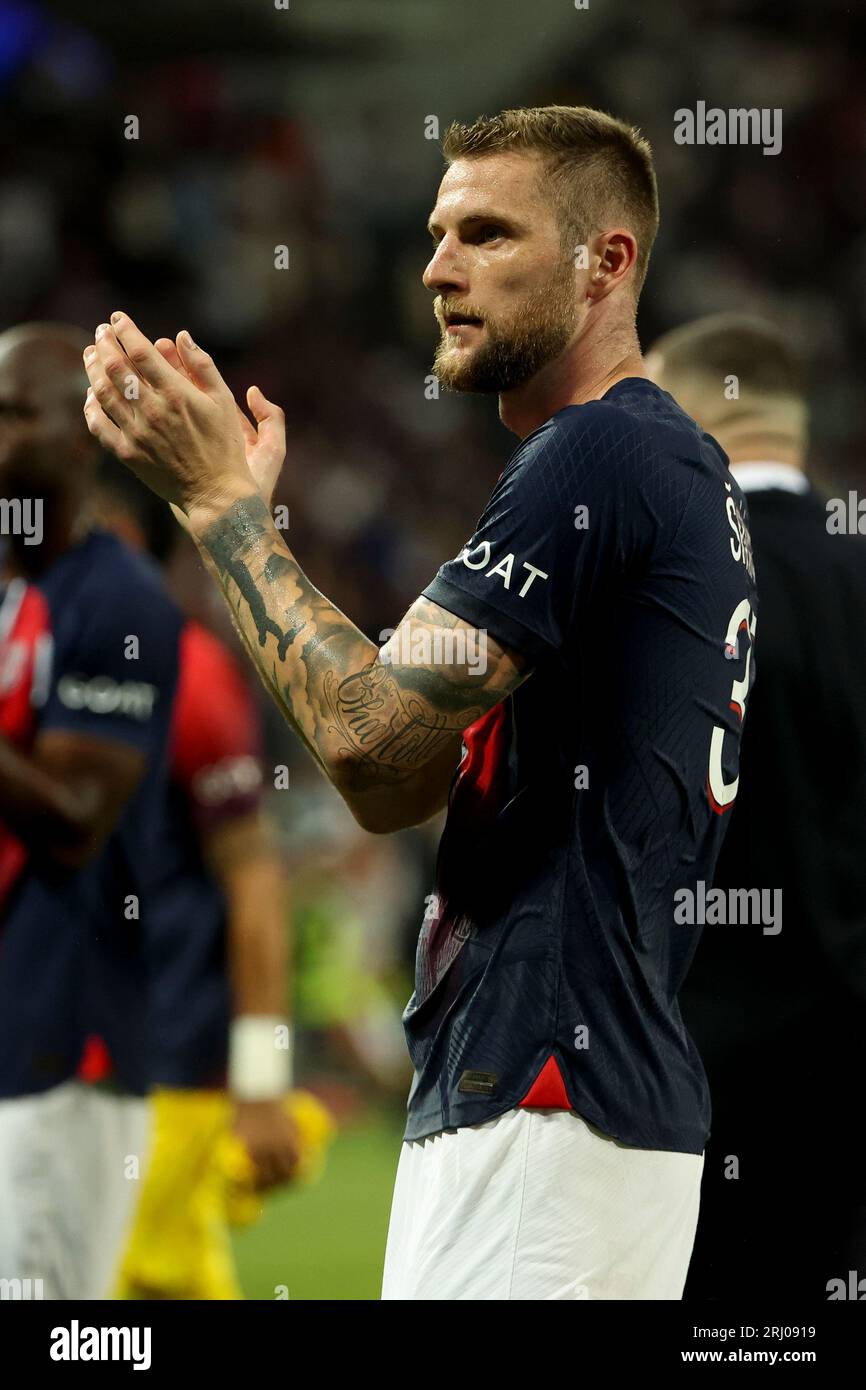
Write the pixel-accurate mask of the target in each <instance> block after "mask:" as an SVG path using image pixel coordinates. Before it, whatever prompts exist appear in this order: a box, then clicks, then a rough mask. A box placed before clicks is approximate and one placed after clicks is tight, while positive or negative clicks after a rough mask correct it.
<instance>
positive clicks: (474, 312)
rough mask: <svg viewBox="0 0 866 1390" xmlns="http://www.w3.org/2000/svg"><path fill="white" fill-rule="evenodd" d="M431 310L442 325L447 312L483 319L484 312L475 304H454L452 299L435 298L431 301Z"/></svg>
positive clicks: (468, 317)
mask: <svg viewBox="0 0 866 1390" xmlns="http://www.w3.org/2000/svg"><path fill="white" fill-rule="evenodd" d="M433 312H434V314H435V315H436V318H437V319H438V321H439V323H440V324H441V325H442V326H443V327H444V324H445V319H446V318H447V316H448V315H449V314H461V315H462V316H463V318H467V319H483V318H484V314H483V313H482V312H481V310H480V309H479V308H478V307H477V305H475V304H455V303H453V302H452V300H450V299H449V300H444V299H438V298H437V299H435V300H434V302H433Z"/></svg>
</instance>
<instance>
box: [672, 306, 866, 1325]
mask: <svg viewBox="0 0 866 1390" xmlns="http://www.w3.org/2000/svg"><path fill="white" fill-rule="evenodd" d="M647 361H648V365H650V367H651V370H652V371H653V373H654V375H655V376H656V379H657V380H658V381H659V384H660V385H661V386H663V387H664V388H665V389H667V390H669V391H671V392H672V394H673V395H675V396H676V397H677V399H678V400H679V401H680V403H681V404H682V405H683V406H684V407H685V408H686V409H687V410H688V411H689V413H690V414H692V415H694V417H695V418H696V419H697V420H699V421H700V422H701V424H702V425H703V426H704V427H705V428H706V429H708V430H709V431H711V433H712V434H713V435H714V436H715V438H717V439H718V441H719V443H720V444H721V445H722V447H723V448H724V449H725V450H726V452H727V454H728V456H729V458H730V460H731V472H732V473H733V474H734V476H735V477H736V479H737V481H738V482H739V484H740V487H741V488H742V489H743V491H744V492H746V493H747V494H748V498H749V510H750V514H751V518H752V533H753V537H754V543H755V565H756V569H757V573H758V580H759V583H760V587H761V624H760V626H761V636H760V665H761V678H760V681H759V682H758V685H757V687H756V689H755V697H754V700H755V702H754V705H753V707H752V708H751V710H750V713H749V720H748V724H747V726H746V730H745V734H744V737H743V747H742V775H743V785H742V790H741V792H740V795H739V796H738V798H737V807H736V811H735V812H734V815H733V817H732V821H731V828H730V832H729V834H728V836H727V838H726V840H725V844H724V847H723V849H722V853H721V855H720V856H719V862H718V865H717V868H716V875H715V885H716V886H717V887H721V888H723V889H728V888H755V887H761V888H766V889H770V890H773V891H775V890H779V891H780V892H781V894H782V898H781V901H782V908H783V916H782V923H781V931H779V932H778V933H773V934H770V935H764V933H763V932H762V931H761V928H760V927H751V928H750V927H743V926H739V927H730V926H729V927H727V928H725V927H722V926H708V927H707V929H706V931H705V932H704V936H703V939H702V941H701V944H700V947H699V948H698V952H697V957H696V960H695V963H694V966H693V968H692V970H691V972H690V974H689V978H688V980H687V981H686V985H685V988H684V991H683V995H682V1009H683V1015H684V1017H685V1020H686V1024H687V1026H688V1027H689V1029H690V1031H691V1032H692V1033H693V1035H694V1037H695V1040H696V1042H697V1044H698V1047H699V1050H700V1053H701V1057H702V1059H703V1061H704V1063H705V1065H706V1068H707V1075H708V1077H709V1082H710V1090H711V1093H712V1100H713V1127H712V1136H711V1138H710V1142H709V1144H708V1146H707V1152H706V1170H705V1173H704V1183H703V1198H702V1203H701V1215H700V1220H699V1222H698V1231H697V1237H696V1241H695V1253H694V1258H693V1261H692V1266H691V1269H690V1271H689V1277H688V1282H687V1284H686V1288H685V1294H684V1296H685V1298H686V1299H688V1300H690V1301H691V1300H706V1299H724V1298H727V1297H730V1296H731V1294H732V1293H733V1292H736V1293H737V1294H738V1295H740V1294H742V1295H745V1296H754V1297H761V1296H766V1295H767V1293H769V1292H771V1293H773V1294H774V1295H776V1296H779V1297H785V1296H788V1297H792V1298H801V1299H802V1298H809V1299H826V1298H827V1297H828V1294H830V1293H832V1288H831V1287H830V1285H831V1281H832V1280H834V1279H842V1280H843V1281H845V1283H846V1284H847V1280H848V1271H849V1270H852V1269H854V1270H860V1271H861V1273H862V1271H863V1270H864V1269H866V1203H864V1195H863V1194H864V1161H863V1146H862V1143H861V1142H859V1141H857V1140H856V1138H855V1137H854V1136H852V1135H850V1134H848V1133H846V1132H844V1129H836V1128H834V1125H833V1118H834V1117H836V1116H843V1115H844V1114H846V1112H847V1110H848V1108H849V1106H850V1103H851V1096H852V1094H854V1093H856V1092H857V1090H858V1088H860V1089H862V1085H863V1076H864V1073H866V919H864V910H863V904H864V902H866V856H864V853H863V826H864V824H866V647H864V643H863V641H862V640H861V639H860V637H859V636H855V634H860V633H863V632H866V539H864V538H863V536H862V535H858V534H853V535H851V534H848V533H847V532H848V526H847V525H845V526H843V527H841V528H837V527H836V526H835V525H834V520H833V517H832V515H831V513H832V509H830V511H828V508H827V505H826V503H825V500H824V499H823V498H822V497H821V496H820V495H819V494H818V492H817V491H816V490H815V488H814V486H813V485H812V484H811V483H810V481H809V478H808V477H807V475H806V473H805V471H804V470H805V466H806V456H807V448H808V408H807V403H806V399H805V395H804V391H803V382H802V369H801V368H800V366H799V363H798V361H797V358H796V355H795V354H794V353H793V352H792V349H791V347H790V344H789V342H788V341H787V339H786V337H785V335H784V334H783V333H782V332H781V331H780V330H779V329H778V328H775V327H774V326H773V325H772V324H770V323H766V322H763V321H762V320H760V319H755V318H753V317H750V316H745V315H735V314H719V315H713V316H711V317H708V318H705V319H699V320H698V321H697V322H695V323H690V324H686V325H685V326H683V327H682V328H678V329H675V330H674V331H673V332H671V333H667V334H665V335H664V337H662V338H661V339H659V341H658V342H657V343H655V344H654V346H653V348H652V351H651V353H650V354H649V356H648V359H647ZM734 383H736V389H735V390H732V389H731V387H732V386H733V385H734ZM845 500H846V502H847V501H848V499H847V497H846V499H845ZM855 522H856V518H855ZM840 531H841V533H840ZM819 634H820V659H818V657H817V656H816V652H817V650H818V637H819ZM814 1096H820V1117H821V1120H822V1121H826V1124H824V1123H822V1124H820V1125H819V1126H817V1127H815V1126H809V1125H808V1122H807V1124H806V1127H805V1129H804V1128H803V1126H802V1125H798V1124H797V1123H796V1119H797V1117H798V1116H799V1117H803V1118H805V1117H804V1112H803V1105H804V1100H805V1099H806V1098H807V1097H814ZM733 1160H736V1163H737V1165H738V1166H737V1167H736V1168H734V1166H733V1162H732V1161H733Z"/></svg>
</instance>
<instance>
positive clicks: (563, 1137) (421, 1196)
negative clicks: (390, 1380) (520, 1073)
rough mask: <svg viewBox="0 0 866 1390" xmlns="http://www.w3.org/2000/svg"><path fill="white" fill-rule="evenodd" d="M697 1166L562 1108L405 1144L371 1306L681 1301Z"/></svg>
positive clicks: (513, 1113)
mask: <svg viewBox="0 0 866 1390" xmlns="http://www.w3.org/2000/svg"><path fill="white" fill-rule="evenodd" d="M703 1166H704V1158H703V1155H702V1154H700V1155H698V1154H687V1153H668V1152H666V1151H662V1150H657V1149H636V1148H632V1147H630V1146H629V1145H627V1144H621V1143H620V1142H619V1141H618V1140H616V1139H611V1138H609V1137H608V1136H607V1135H604V1134H601V1133H600V1132H599V1131H598V1130H597V1129H595V1128H594V1127H593V1126H592V1125H590V1124H588V1123H587V1122H586V1121H585V1120H583V1119H581V1117H580V1116H579V1115H575V1114H574V1113H572V1112H570V1111H568V1110H509V1111H507V1112H506V1113H505V1114H504V1115H500V1116H499V1117H498V1118H497V1119H495V1120H490V1121H489V1122H488V1123H487V1124H483V1125H471V1126H468V1127H466V1128H464V1129H456V1130H446V1131H444V1132H443V1133H442V1134H435V1135H432V1136H431V1137H430V1138H428V1139H422V1140H418V1141H410V1142H404V1144H403V1147H402V1152H401V1154H400V1162H399V1165H398V1168H397V1181H396V1184H395V1188H394V1200H393V1204H392V1207H391V1223H390V1227H389V1230H388V1246H387V1250H386V1252H385V1275H384V1281H383V1285H382V1298H383V1299H407V1300H409V1299H413V1300H414V1299H495V1300H505V1299H591V1298H604V1299H641V1298H647V1299H679V1298H682V1292H683V1285H684V1284H685V1280H686V1273H687V1271H688V1267H689V1259H690V1258H691V1253H692V1246H693V1244H694V1239H695V1228H696V1226H697V1221H698V1206H699V1201H700V1186H701V1174H702V1172H703Z"/></svg>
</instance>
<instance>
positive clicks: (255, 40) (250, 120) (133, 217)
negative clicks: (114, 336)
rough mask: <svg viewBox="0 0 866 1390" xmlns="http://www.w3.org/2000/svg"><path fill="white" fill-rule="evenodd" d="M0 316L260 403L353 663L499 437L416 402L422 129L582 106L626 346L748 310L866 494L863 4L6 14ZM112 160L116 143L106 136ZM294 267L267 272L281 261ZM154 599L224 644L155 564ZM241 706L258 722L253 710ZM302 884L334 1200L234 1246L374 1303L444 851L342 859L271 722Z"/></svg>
mask: <svg viewBox="0 0 866 1390" xmlns="http://www.w3.org/2000/svg"><path fill="white" fill-rule="evenodd" d="M0 35H2V39H0V103H2V126H3V145H4V150H3V162H2V172H0V265H2V275H0V324H2V327H4V328H5V327H7V326H9V325H11V324H14V323H16V322H20V321H22V320H27V319H53V320H64V321H69V322H73V323H80V324H82V325H84V326H88V327H92V326H94V325H95V324H96V323H98V322H100V321H101V320H102V319H103V318H104V317H105V316H106V314H107V313H108V312H109V311H110V310H112V309H114V308H117V307H122V308H124V309H126V310H128V311H129V312H131V313H132V315H133V316H134V317H135V318H136V320H137V321H138V322H139V324H140V325H141V326H142V327H143V328H144V329H145V331H146V332H148V333H149V334H151V335H152V336H156V335H158V334H160V333H166V332H169V333H173V332H175V331H177V330H178V329H179V328H180V327H182V326H186V327H188V328H190V329H191V330H192V332H193V334H194V336H195V338H196V339H197V341H199V342H200V343H202V344H203V345H204V346H205V347H206V348H207V349H208V350H209V351H210V352H212V353H213V355H214V356H215V357H216V359H217V362H218V364H219V365H220V366H221V368H222V369H223V372H224V374H225V375H226V377H227V379H228V380H229V382H230V384H231V385H232V387H233V388H234V389H235V390H236V391H237V392H239V393H241V392H242V390H243V388H245V387H246V385H247V384H249V383H250V382H252V381H255V382H257V383H258V384H259V385H260V386H261V387H262V389H263V390H264V391H265V394H266V395H268V396H270V397H271V398H273V399H275V400H277V401H279V402H281V403H282V404H283V405H284V407H285V409H286V414H287V420H288V427H289V440H290V443H289V455H288V462H287V466H286V469H285V471H284V475H283V479H282V481H281V484H280V490H279V494H278V498H277V501H278V502H282V503H285V504H286V505H287V506H288V508H289V516H290V528H289V537H288V539H289V543H290V544H291V545H292V547H293V548H294V549H295V550H296V552H297V554H298V557H299V559H300V561H301V563H302V564H303V565H304V567H305V569H306V570H307V572H308V573H309V574H310V576H311V577H312V579H313V581H314V582H315V583H316V584H317V585H318V586H319V587H321V588H322V589H323V590H324V592H326V593H327V594H328V595H329V596H330V597H331V598H332V599H333V600H334V601H335V602H336V603H337V604H339V605H340V606H341V607H343V608H344V609H345V610H346V611H347V612H348V613H349V614H350V615H351V616H352V617H353V619H354V620H355V621H357V622H358V624H359V626H361V627H362V628H363V629H364V630H365V631H366V632H367V634H368V635H369V636H370V637H373V638H374V639H375V638H378V637H379V636H380V634H381V632H382V631H383V629H386V628H389V627H391V626H392V625H393V624H394V623H395V622H396V620H397V618H398V617H399V616H400V615H401V614H402V613H403V611H404V610H405V608H406V607H407V606H408V604H409V602H410V601H411V600H412V599H413V598H414V597H415V596H416V594H417V593H418V592H419V591H420V589H421V588H422V587H423V586H424V584H425V583H426V582H427V581H428V580H429V579H430V577H431V576H432V574H433V573H434V572H435V570H436V568H437V567H438V564H439V563H440V562H441V560H442V559H444V558H446V557H448V556H450V555H452V554H454V553H456V551H457V550H458V549H459V547H460V545H461V544H462V542H463V541H464V540H465V538H466V536H467V535H468V534H469V533H470V531H471V528H472V523H473V521H474V520H475V518H476V517H477V515H478V513H479V512H480V510H481V507H482V504H483V502H484V500H485V497H486V495H487V493H488V492H489V489H490V487H491V485H492V483H493V481H494V480H495V478H496V475H497V474H498V472H499V470H500V469H501V467H502V465H503V463H504V461H505V458H506V457H507V455H508V453H509V452H510V450H511V447H512V442H513V441H512V439H511V437H510V436H509V435H507V434H506V433H505V431H503V429H502V427H501V426H500V425H499V424H498V421H497V418H496V411H495V407H494V405H493V403H492V402H479V401H476V400H472V399H469V398H460V397H455V396H450V397H449V396H447V395H444V394H443V395H442V396H441V397H439V398H438V399H437V398H435V397H434V398H432V399H431V398H430V395H431V393H430V392H429V391H425V386H426V384H427V383H426V381H425V378H427V374H428V372H429V370H430V362H431V358H432V348H433V343H434V323H433V318H432V313H431V309H430V296H429V295H428V294H427V293H426V291H424V290H423V288H422V286H421V282H420V275H421V271H422V269H423V267H424V265H425V263H426V260H427V258H428V255H429V252H428V239H427V236H426V233H425V231H424V223H425V221H426V217H427V214H428V212H429V209H430V207H431V206H432V203H433V199H434V195H435V189H436V185H437V180H438V176H439V172H440V168H441V157H440V153H439V147H438V143H437V141H436V140H435V139H428V138H426V135H425V132H429V130H430V120H429V118H430V117H435V118H436V119H437V120H438V123H439V129H440V131H441V130H444V128H445V126H446V125H447V123H448V122H449V121H450V120H451V119H453V118H460V119H471V118H472V117H473V116H474V115H476V114H478V113H480V112H482V111H487V112H491V111H494V110H498V109H501V108H502V107H504V106H517V105H540V104H546V103H549V102H567V103H581V104H588V105H593V106H599V107H602V108H604V109H608V110H611V111H613V112H615V113H616V114H617V115H620V116H623V117H625V118H628V119H630V120H632V121H634V122H635V123H636V124H638V125H640V126H641V128H642V129H643V131H644V132H645V134H646V135H647V136H648V137H649V138H650V140H651V142H652V144H653V147H654V150H655V155H656V161H657V168H658V175H659V182H660V191H661V202H662V225H661V232H660V237H659V241H658V244H657V248H656V251H655V253H654V256H653V261H652V265H651V269H650V275H649V280H648V283H647V287H646V289H645V291H644V295H643V299H642V305H641V314H640V320H639V326H640V330H641V339H642V342H643V343H644V344H647V343H648V342H650V341H651V340H652V338H653V337H654V336H655V335H656V334H657V333H659V332H662V331H664V330H666V329H668V328H670V327H672V326H674V325H676V324H677V323H680V322H683V321H684V320H686V319H689V318H691V317H694V316H695V315H698V314H701V313H706V312H710V311H714V310H720V309H732V310H754V311H756V312H760V313H763V314H765V315H767V316H768V317H770V318H772V319H774V320H776V321H777V322H779V323H780V324H781V325H782V326H783V327H784V329H785V330H786V332H787V334H788V335H789V337H790V340H791V341H792V342H793V343H796V344H798V345H799V346H800V348H801V350H802V352H803V355H804V358H805V362H806V367H807V381H808V390H809V397H810V402H811V406H812V410H813V442H812V449H811V471H812V474H813V476H814V477H815V478H816V479H817V480H818V482H819V483H820V484H821V485H822V486H823V487H824V488H825V490H826V491H827V492H832V493H835V494H841V495H844V493H845V491H846V490H847V489H848V488H857V487H858V486H859V487H860V489H861V491H862V488H863V484H864V465H863V460H864V458H866V395H864V392H863V390H862V383H861V379H860V372H859V370H852V367H853V366H854V364H857V366H858V367H859V364H860V362H862V360H863V356H864V349H866V87H864V84H863V81H862V71H863V53H864V46H866V45H864V35H866V13H862V14H860V15H859V16H858V15H857V14H856V13H855V11H854V7H851V6H849V5H846V4H841V3H838V0H825V3H823V4H822V5H820V6H819V5H815V4H814V3H811V2H810V0H788V3H785V4H784V5H782V4H778V3H772V0H763V2H762V0H758V3H751V4H742V3H738V0H715V3H713V2H712V0H711V3H705V4H699V3H668V0H655V3H653V4H652V5H651V6H636V5H634V4H633V3H627V0H590V3H589V6H588V8H587V9H585V10H578V9H576V8H575V6H574V4H573V3H571V0H532V3H525V4H524V3H518V2H517V0H513V2H512V3H506V0H498V3H491V2H490V0H472V3H469V2H468V0H462V3H461V0H306V3H305V2H304V0H291V5H290V7H289V8H288V9H286V10H284V9H277V8H276V7H275V5H274V3H273V0H210V2H206V0H150V3H148V4H146V5H145V4H138V5H114V4H109V3H106V0H90V3H84V0H74V3H69V2H68V0H67V2H66V3H57V4H41V5H40V4H29V3H19V2H18V0H0ZM698 100H703V101H705V102H706V103H707V105H708V106H721V107H724V108H728V107H740V106H746V107H750V106H757V107H769V108H776V107H778V108H781V110H782V113H783V131H784V138H783V147H782V152H781V153H780V154H779V155H778V156H775V157H772V156H770V157H768V156H764V155H763V154H762V152H761V150H760V148H757V147H749V146H733V147H727V146H719V147H687V146H678V145H677V144H675V142H674V139H673V131H674V112H675V111H676V109H677V108H679V107H683V106H686V107H692V108H693V107H694V105H695V103H696V101H698ZM129 116H135V117H137V119H138V123H139V130H138V138H137V139H127V138H125V133H124V132H125V128H128V126H127V118H128V117H129ZM280 246H285V247H287V248H288V251H289V266H288V268H287V269H276V268H275V264H274V256H275V248H277V247H280ZM171 581H172V583H173V585H174V586H175V588H176V589H177V591H178V593H179V594H180V596H181V597H182V599H183V601H184V602H185V603H186V605H187V606H188V607H189V608H190V609H191V610H192V611H193V612H194V613H195V614H196V615H197V616H199V617H200V618H202V619H203V620H204V621H206V622H208V623H209V624H210V625H211V626H213V627H214V628H215V629H216V630H218V631H220V632H221V633H222V635H223V636H229V637H230V633H228V634H227V632H226V627H225V619H224V616H223V613H222V610H221V608H220V607H219V605H218V604H217V602H216V601H215V598H214V596H213V595H212V594H211V591H210V588H209V586H208V584H207V583H206V582H205V581H204V579H203V577H202V575H201V572H200V570H199V569H198V566H197V562H196V561H195V560H194V558H193V557H192V556H191V555H190V554H189V553H188V552H187V551H186V550H185V549H184V548H183V547H180V548H179V550H178V551H177V552H176V554H175V558H174V560H173V562H172V573H171ZM262 698H264V697H262ZM264 713H265V717H266V720H267V728H268V758H269V762H270V763H272V764H273V765H274V766H277V765H278V764H288V766H289V783H290V784H289V788H288V789H287V790H283V791H280V792H276V791H275V792H274V794H273V796H272V798H271V802H272V809H273V811H274V814H275V815H276V816H277V818H278V820H279V824H280V828H281V835H282V842H283V844H284V846H285V853H286V858H287V863H288V865H289V868H290V871H291V879H292V895H291V896H292V907H291V911H292V917H293V921H294V927H295V932H296V936H297V961H298V964H297V976H298V981H297V984H298V990H297V992H298V1000H297V1012H298V1017H299V1024H300V1026H301V1039H300V1042H301V1047H300V1059H299V1071H300V1075H299V1079H300V1080H301V1081H302V1082H305V1083H309V1084H311V1085H314V1086H315V1087H316V1088H317V1089H318V1090H319V1091H320V1092H321V1093H322V1094H324V1095H325V1096H326V1098H328V1099H329V1100H330V1102H331V1103H332V1105H333V1106H334V1108H335V1109H336V1110H337V1111H338V1113H339V1115H340V1117H341V1123H342V1128H341V1133H340V1137H339V1139H338V1141H337V1143H336V1145H335V1148H334V1150H333V1152H332V1156H331V1160H330V1163H329V1167H328V1170H327V1174H326V1176H325V1177H324V1179H323V1180H322V1181H321V1182H320V1184H319V1185H318V1186H316V1187H314V1188H311V1189H309V1190H307V1191H303V1192H287V1193H284V1194H283V1195H280V1196H277V1197H274V1198H273V1199H271V1201H270V1202H269V1204H268V1207H267V1210H266V1212H265V1215H264V1217H263V1219H262V1220H261V1222H260V1223H259V1224H257V1225H256V1226H254V1227H253V1228H251V1229H250V1230H248V1231H246V1232H243V1233H241V1235H240V1236H239V1238H238V1255H239V1260H240V1267H241V1273H242V1277H243V1281H244V1287H245V1290H246V1293H247V1295H248V1296H250V1297H259V1298H272V1297H273V1296H274V1288H275V1286H277V1285H284V1286H286V1287H287V1288H288V1290H289V1296H290V1297H297V1298H304V1297H306V1298H323V1297H328V1298H335V1297H336V1298H375V1297H377V1296H378V1289H379V1278H380V1274H381V1264H382V1254H383V1246H384V1235H385V1230H386V1226H387V1215H388V1204H389V1198H390V1188H391V1183H392V1180H393V1174H394V1169H395V1166H396V1160H397V1149H398V1144H399V1137H400V1132H401V1112H402V1106H403V1100H404V1096H405V1091H406V1087H407V1082H408V1078H407V1075H406V1072H405V1070H404V1064H403V1061H402V1053H401V1051H400V1036H399V1011H400V1008H401V1007H402V1004H403V1003H404V1002H405V999H406V997H408V992H409V989H410V983H409V981H410V972H411V958H412V951H413V944H414V936H415V934H416V932H417V927H418V924H419V922H420V919H421V916H422V914H423V910H424V896H425V894H426V893H427V892H428V891H429V889H430V886H431V873H432V865H433V855H434V852H435V843H436V835H437V826H435V825H433V826H431V827H427V828H425V830H423V831H419V832H412V833H409V834H406V835H401V836H399V837H394V838H393V839H389V840H382V839H379V838H374V837H368V836H365V835H364V834H363V833H362V832H360V831H358V830H357V829H356V828H355V827H354V823H353V822H352V820H351V817H350V816H349V815H348V813H344V812H343V809H342V807H341V806H340V805H339V804H338V803H337V800H336V797H335V796H334V795H333V793H330V792H329V791H328V790H327V789H326V788H325V786H324V784H323V783H321V782H320V781H318V780H317V778H316V777H315V775H314V774H311V771H310V768H309V767H308V765H307V760H306V759H305V758H304V756H303V755H302V754H301V753H300V751H299V749H297V748H296V747H295V746H294V745H293V743H292V740H291V738H290V737H289V736H288V735H287V734H286V733H285V732H284V731H283V729H282V727H281V725H280V723H279V719H278V716H277V714H276V711H274V710H272V708H271V707H270V706H269V705H265V707H264Z"/></svg>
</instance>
